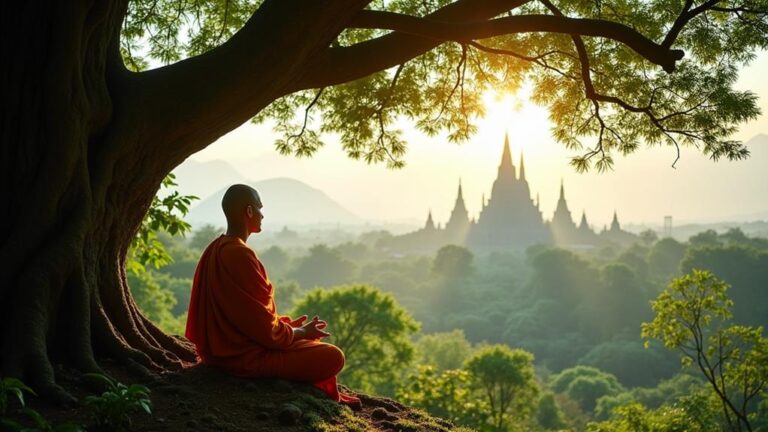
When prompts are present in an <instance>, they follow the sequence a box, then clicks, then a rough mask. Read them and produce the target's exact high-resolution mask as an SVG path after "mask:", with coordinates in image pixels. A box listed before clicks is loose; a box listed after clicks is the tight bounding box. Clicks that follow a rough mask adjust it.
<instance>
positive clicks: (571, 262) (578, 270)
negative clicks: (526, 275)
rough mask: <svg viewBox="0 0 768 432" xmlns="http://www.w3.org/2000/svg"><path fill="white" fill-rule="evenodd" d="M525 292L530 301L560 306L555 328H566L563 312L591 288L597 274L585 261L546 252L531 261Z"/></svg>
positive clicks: (562, 252)
mask: <svg viewBox="0 0 768 432" xmlns="http://www.w3.org/2000/svg"><path fill="white" fill-rule="evenodd" d="M531 266H532V270H533V274H532V275H531V281H530V282H529V292H530V295H531V296H533V297H534V298H540V299H553V300H557V301H558V303H559V304H562V305H563V307H564V310H563V312H564V313H563V314H562V316H561V318H562V322H561V323H560V324H561V325H560V326H558V327H563V326H565V327H569V326H570V325H571V324H572V323H569V322H568V321H567V318H568V314H567V313H565V312H566V310H567V309H571V308H572V306H573V305H575V304H578V303H579V302H580V301H581V299H582V298H583V296H584V295H585V294H586V293H589V292H590V291H592V290H593V289H594V288H595V282H596V281H597V280H598V276H597V271H596V270H595V269H594V268H593V267H592V265H591V263H590V262H589V261H587V260H586V259H584V258H582V257H580V256H578V255H576V254H575V253H573V252H570V251H567V250H563V249H547V250H544V251H543V252H541V253H539V254H537V255H535V256H534V257H533V259H532V260H531Z"/></svg>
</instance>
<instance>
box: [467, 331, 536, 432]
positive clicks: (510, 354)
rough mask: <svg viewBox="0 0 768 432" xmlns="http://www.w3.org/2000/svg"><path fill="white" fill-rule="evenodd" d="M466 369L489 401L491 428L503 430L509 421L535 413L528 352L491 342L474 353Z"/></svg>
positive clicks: (534, 396) (533, 387) (534, 393)
mask: <svg viewBox="0 0 768 432" xmlns="http://www.w3.org/2000/svg"><path fill="white" fill-rule="evenodd" d="M466 368H467V370H468V371H469V374H470V377H471V380H472V383H473V385H475V386H476V387H477V388H478V389H480V391H481V393H482V394H483V395H484V396H483V397H484V398H485V400H486V402H487V403H488V407H489V417H490V419H489V421H490V424H491V426H493V430H495V431H499V432H501V431H504V430H506V428H507V426H508V425H509V424H511V422H514V421H525V420H527V419H528V418H530V416H531V415H532V414H534V411H535V407H536V399H537V397H538V392H539V387H538V384H537V383H536V379H535V376H534V372H533V355H532V354H531V353H529V352H526V351H523V350H521V349H512V348H509V347H508V346H506V345H490V346H487V347H485V348H482V349H480V350H479V351H478V352H477V353H475V354H474V355H473V356H472V357H471V358H470V359H469V360H468V361H467V365H466Z"/></svg>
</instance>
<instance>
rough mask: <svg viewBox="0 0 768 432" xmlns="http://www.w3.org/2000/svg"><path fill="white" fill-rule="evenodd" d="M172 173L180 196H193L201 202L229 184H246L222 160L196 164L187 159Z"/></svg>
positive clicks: (238, 174)
mask: <svg viewBox="0 0 768 432" xmlns="http://www.w3.org/2000/svg"><path fill="white" fill-rule="evenodd" d="M173 173H174V174H175V175H176V183H177V184H178V185H179V187H178V190H179V192H180V193H181V194H182V195H195V196H197V197H198V198H200V199H201V200H203V199H205V198H208V197H209V196H211V195H212V194H213V193H214V192H216V191H218V190H219V189H222V188H226V187H229V185H231V184H234V183H245V182H246V178H245V177H243V175H242V174H240V173H239V172H238V171H237V170H236V169H235V168H234V167H232V165H230V164H229V163H227V162H224V161H223V160H213V161H206V162H198V161H196V160H193V159H187V160H186V161H184V162H183V163H182V164H181V165H179V166H178V167H176V169H175V170H173ZM196 202H199V201H196Z"/></svg>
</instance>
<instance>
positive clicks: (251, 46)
mask: <svg viewBox="0 0 768 432" xmlns="http://www.w3.org/2000/svg"><path fill="white" fill-rule="evenodd" d="M369 2H370V0H355V1H346V2H336V1H333V0H312V1H309V0H266V1H265V2H264V3H263V4H262V5H261V6H260V7H259V9H258V10H256V11H255V12H254V13H253V15H252V16H251V18H250V19H249V20H248V22H247V23H246V24H245V25H244V26H243V28H241V29H240V30H239V31H238V32H237V33H235V34H234V35H233V36H232V37H231V38H229V39H228V40H227V41H226V42H224V43H223V44H222V45H220V46H218V47H216V48H214V49H212V50H210V51H208V52H206V53H204V54H201V55H199V56H195V57H192V58H189V59H186V60H183V61H180V62H178V63H174V64H171V65H168V66H165V67H162V68H159V69H154V70H149V71H146V72H141V73H135V74H133V76H132V80H131V81H132V83H131V87H132V88H131V91H129V92H128V93H129V95H130V99H131V100H130V101H126V102H127V103H126V105H125V107H124V109H126V110H129V111H131V112H129V113H127V114H128V115H127V116H124V117H128V118H131V119H132V120H135V122H136V123H137V125H138V126H137V128H138V129H140V133H141V137H140V138H139V139H142V137H152V139H153V142H147V145H146V148H145V149H144V150H146V151H147V153H148V157H150V158H152V159H153V160H155V161H157V163H163V164H168V165H169V166H170V167H171V168H172V167H173V166H175V165H176V164H178V163H179V162H181V160H183V159H184V158H185V157H187V156H188V155H189V154H191V153H194V152H195V151H198V150H200V149H202V148H204V147H205V146H207V145H208V144H210V143H211V142H213V141H215V140H216V139H217V138H219V137H220V136H222V135H224V134H225V133H227V132H229V131H231V130H232V129H234V128H236V127H237V126H239V125H241V124H242V123H244V122H245V121H247V120H248V119H249V118H250V117H252V116H253V115H254V114H256V113H257V112H259V111H260V110H261V109H263V108H264V107H266V106H267V105H268V104H269V103H271V102H272V101H274V100H275V99H277V98H279V97H280V96H283V95H285V94H287V93H290V92H291V89H290V87H291V84H292V83H293V82H294V81H295V80H296V77H297V76H298V75H299V74H300V73H301V71H302V70H303V64H304V62H305V61H306V60H307V59H308V58H311V57H313V56H314V55H316V54H317V53H318V52H321V51H323V50H325V49H326V48H327V47H328V45H330V42H331V41H332V40H333V39H335V38H336V37H337V36H338V34H339V33H340V32H341V31H342V30H343V29H344V23H345V22H347V21H349V20H350V19H351V18H352V17H353V16H354V14H355V13H357V12H358V11H359V10H360V9H362V8H363V7H365V6H366V5H367V4H368V3H369ZM287 23H290V25H287ZM298 28H301V31H296V29H298ZM320 87H323V86H320ZM143 139H146V138H143ZM158 153H159V154H158ZM159 156H162V158H160V157H159Z"/></svg>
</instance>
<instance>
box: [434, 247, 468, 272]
mask: <svg viewBox="0 0 768 432" xmlns="http://www.w3.org/2000/svg"><path fill="white" fill-rule="evenodd" d="M473 259H474V255H473V254H472V252H471V251H470V250H469V249H467V248H465V247H462V246H456V245H447V246H443V247H441V248H440V250H438V251H437V255H436V256H435V260H434V261H433V262H432V273H434V274H435V275H436V276H438V277H441V278H445V279H451V280H454V279H460V280H464V279H465V278H468V277H470V276H472V274H473V273H474V272H475V267H474V264H473V262H472V261H473Z"/></svg>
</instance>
